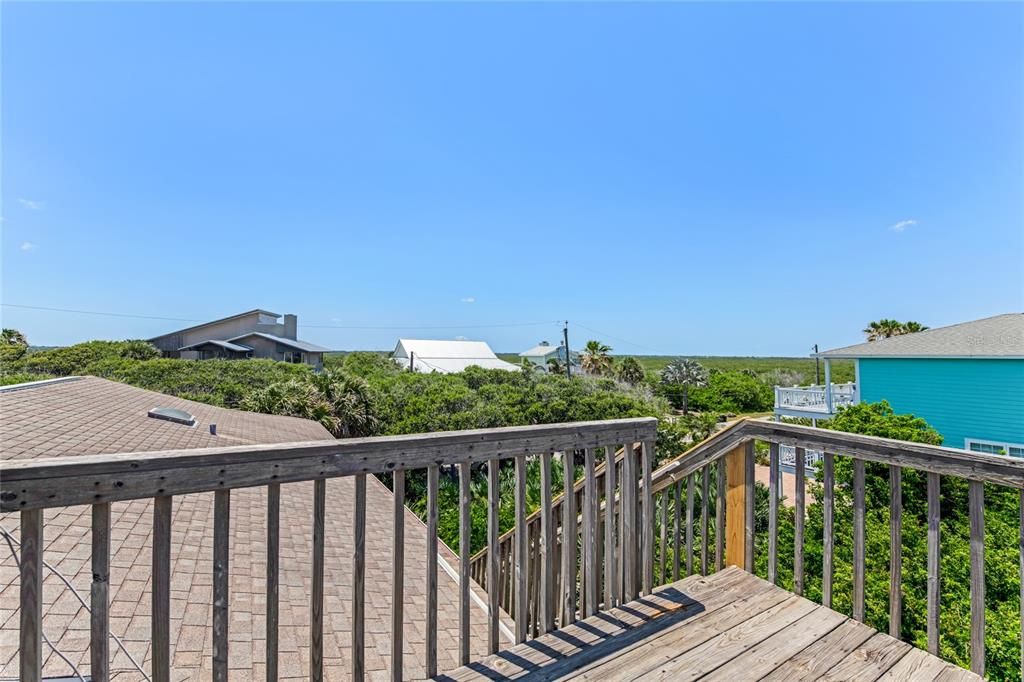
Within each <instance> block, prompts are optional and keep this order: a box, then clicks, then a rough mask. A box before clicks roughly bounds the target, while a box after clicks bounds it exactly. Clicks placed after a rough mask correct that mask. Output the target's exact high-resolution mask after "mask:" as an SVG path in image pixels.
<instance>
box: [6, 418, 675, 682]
mask: <svg viewBox="0 0 1024 682" xmlns="http://www.w3.org/2000/svg"><path fill="white" fill-rule="evenodd" d="M656 433H657V420H656V419H653V418H638V419H618V420H607V421H595V422H577V423H570V424H550V425H538V426H521V427H509V428H498V429H476V430H470V431H457V432H444V433H434V434H420V435H412V436H395V437H383V438H360V439H350V440H338V441H326V442H325V441H316V442H306V443H286V444H278V445H264V446H238V447H224V448H209V449H199V450H180V451H169V452H156V453H132V454H111V455H98V456H86V457H56V458H50V459H36V460H28V461H15V462H3V463H0V511H2V512H19V513H20V516H21V529H22V536H21V537H22V539H21V542H22V553H21V569H20V573H21V602H20V612H21V615H20V627H19V645H20V651H21V655H20V675H21V679H23V680H27V681H29V682H32V681H37V680H40V679H41V677H42V673H43V670H42V666H43V656H42V639H41V632H42V627H43V618H44V616H43V608H42V606H43V604H42V598H43V597H42V582H43V578H44V575H43V570H42V567H43V551H44V547H45V546H46V544H45V540H46V538H45V530H46V529H45V528H44V514H43V510H44V509H49V508H54V507H66V506H72V505H83V504H89V505H91V506H92V512H93V527H92V529H93V538H92V539H93V542H92V546H93V557H92V568H93V571H92V573H93V585H92V588H91V591H90V594H91V600H92V603H91V607H90V611H91V619H90V620H91V634H90V659H91V662H90V674H91V676H92V679H94V680H97V681H98V682H107V681H108V680H109V679H110V665H109V656H110V652H109V647H108V646H107V642H108V639H109V633H110V610H109V598H110V590H109V589H108V586H107V584H106V581H107V576H108V575H109V571H110V566H109V564H110V559H111V557H110V552H109V539H110V533H111V528H110V503H111V502H115V501H124V500H137V499H147V498H149V499H152V500H153V501H154V503H153V533H152V542H153V547H152V575H153V580H152V584H153V589H152V609H151V641H152V645H153V649H152V654H151V662H152V663H151V666H152V668H151V670H152V673H151V677H152V679H153V680H154V682H163V681H164V680H169V679H171V661H172V656H171V649H170V642H171V640H172V637H171V630H170V593H171V590H170V587H171V584H172V564H171V547H172V536H173V535H174V534H175V529H174V527H173V524H172V509H173V503H174V498H175V497H176V496H180V495H185V494H192V493H203V492H211V491H212V492H214V524H213V556H212V559H213V561H212V568H213V576H212V585H213V590H212V592H213V597H214V606H213V612H212V613H213V622H212V626H213V630H212V634H213V646H212V660H211V662H210V669H211V671H212V677H213V679H214V680H225V679H227V676H228V662H229V657H228V650H229V646H230V641H231V640H230V635H229V627H230V623H231V616H230V613H229V605H230V599H229V589H230V585H231V580H230V567H231V561H230V533H229V529H230V514H231V490H232V489H234V488H241V487H253V486H267V495H268V508H267V514H268V517H267V542H266V550H267V562H266V565H267V586H266V587H267V589H266V594H267V611H266V624H267V628H266V629H267V638H266V642H267V646H266V652H267V660H266V671H267V679H268V680H274V679H276V677H277V674H278V670H279V666H278V650H277V649H278V641H279V639H278V627H279V623H278V614H279V609H278V603H277V602H278V598H279V570H280V556H279V554H280V538H279V533H280V522H279V509H280V485H281V484H282V483H289V482H300V481H313V483H314V485H313V504H312V517H313V519H312V521H313V523H312V526H313V530H312V536H313V537H312V561H311V580H310V585H311V590H310V592H311V594H310V618H309V656H310V660H309V668H310V676H311V679H313V680H322V679H323V674H324V657H323V652H324V641H325V637H324V634H325V633H324V623H325V613H324V564H325V541H326V537H325V536H326V532H325V531H326V525H325V503H326V495H327V486H326V479H328V478H333V477H342V476H348V477H352V478H353V480H354V482H355V485H354V495H353V497H352V501H351V503H352V504H353V507H352V510H353V514H352V523H351V529H352V533H353V538H352V539H353V552H352V559H351V561H352V583H351V585H352V592H351V614H352V622H351V633H352V638H351V654H350V657H349V660H350V663H351V674H352V677H353V678H355V679H359V678H361V677H363V675H364V672H365V670H366V665H365V663H364V655H365V637H364V633H365V628H364V619H365V611H366V608H365V594H364V592H365V586H366V584H367V581H366V567H367V556H366V532H367V529H366V522H367V509H366V504H367V502H366V499H367V495H366V475H367V474H382V473H392V474H394V487H395V490H394V495H395V504H394V509H393V514H394V520H393V524H394V533H393V534H394V546H393V557H394V558H393V562H392V571H391V573H392V585H391V589H392V597H391V598H392V603H393V604H395V605H397V606H398V608H396V609H395V611H394V612H393V613H392V619H391V621H392V628H391V629H392V631H391V644H392V646H391V657H392V670H391V673H392V678H393V679H396V680H400V679H402V678H403V660H402V651H403V635H404V618H403V613H402V609H401V605H402V604H403V602H404V582H405V581H404V580H403V567H404V565H405V557H404V552H405V549H406V547H405V543H404V523H403V518H404V514H405V508H404V505H403V501H404V489H405V486H404V480H405V476H404V473H405V471H406V470H410V469H425V470H426V472H427V523H426V533H427V542H426V556H425V557H423V558H422V560H423V561H424V565H425V566H426V568H427V570H426V583H427V584H426V595H425V596H426V599H425V610H426V614H425V616H426V617H425V624H426V627H425V631H426V643H425V652H424V653H425V657H424V668H425V670H426V672H427V674H428V676H433V675H435V674H436V672H437V665H438V662H437V661H438V658H437V647H438V641H437V633H438V627H437V611H438V571H437V568H438V554H437V550H438V544H439V543H438V536H437V533H438V472H439V469H440V467H442V466H451V465H455V466H456V467H457V470H458V471H459V474H460V478H461V480H460V507H461V510H460V511H461V514H460V516H461V518H460V543H459V544H460V547H459V554H460V557H461V559H462V562H461V563H462V564H463V565H462V566H461V567H460V573H459V583H460V585H459V613H460V624H459V629H458V631H459V660H460V662H462V663H467V662H468V660H467V659H468V657H469V652H470V651H471V647H470V644H469V636H470V627H469V624H470V618H469V613H470V612H469V604H470V599H471V595H472V591H471V589H470V584H469V583H470V580H469V570H468V568H469V564H470V562H469V561H468V554H469V539H470V532H469V530H470V518H469V509H470V499H469V494H470V493H469V491H470V486H469V476H470V472H471V466H470V465H471V464H473V463H479V462H487V464H488V466H487V469H488V488H487V498H488V500H487V502H488V504H487V509H488V519H487V525H488V542H489V544H490V546H491V547H492V548H496V547H497V546H498V544H499V541H498V532H497V530H498V506H499V504H498V503H499V498H500V490H499V486H498V483H499V479H498V468H499V464H500V460H504V459H514V460H515V470H516V477H515V492H516V494H515V506H516V518H517V521H518V523H517V526H516V529H515V531H514V532H513V535H512V537H513V539H514V540H515V546H516V552H515V559H514V561H512V562H511V563H510V564H509V566H508V568H507V570H506V574H511V575H510V576H509V579H508V581H507V584H508V585H509V589H510V594H514V595H515V603H516V608H515V615H516V623H515V633H516V639H517V640H518V641H522V640H524V639H526V637H527V636H529V635H530V634H531V633H532V632H536V628H535V627H534V628H530V625H532V624H533V623H535V622H536V620H537V619H536V604H537V603H538V602H540V601H541V600H534V601H529V600H528V599H527V597H528V595H527V589H528V588H527V585H528V584H529V582H530V578H531V576H532V575H535V574H536V570H535V568H536V567H534V571H533V572H531V571H530V567H529V565H528V561H529V559H528V555H529V553H530V550H529V547H531V546H537V545H540V544H543V545H544V546H545V547H553V546H554V543H553V540H554V535H555V533H556V530H555V528H554V527H553V526H552V525H551V524H545V527H544V529H543V530H541V531H540V532H539V533H531V532H530V531H529V529H528V528H527V527H526V523H525V511H526V503H525V490H526V480H525V478H526V477H525V473H526V461H527V457H528V456H535V455H539V456H541V457H549V454H548V453H550V452H552V451H570V452H571V451H574V450H584V451H586V452H588V453H589V455H588V458H589V459H588V462H589V466H588V480H587V482H586V484H585V487H586V490H587V491H589V493H590V499H589V502H590V504H591V506H590V508H589V509H590V513H589V514H588V515H587V521H586V523H585V527H586V528H587V533H588V536H589V537H591V542H593V543H596V542H597V539H596V527H595V524H596V518H595V517H594V514H593V510H594V506H595V504H594V503H595V502H596V500H594V499H593V497H594V494H595V491H596V490H597V488H596V486H595V481H594V480H593V469H594V467H593V464H594V452H595V450H596V449H598V448H601V449H613V446H624V450H625V451H626V452H628V453H632V452H633V451H634V448H635V447H638V448H640V450H641V451H642V452H643V453H644V455H643V457H642V459H643V462H642V463H639V464H633V465H632V466H633V469H631V471H632V472H633V473H632V478H631V479H629V480H623V481H622V485H621V486H620V491H630V490H631V491H632V498H633V499H636V498H637V497H638V495H637V490H638V487H639V484H640V483H639V480H640V479H641V478H648V477H650V475H651V466H650V462H651V458H652V456H653V445H654V440H655V437H656ZM627 459H629V458H628V457H627ZM566 475H567V476H568V477H569V480H570V481H571V479H572V468H571V462H570V464H569V466H568V467H567V468H566ZM548 478H550V477H548ZM548 483H549V485H550V481H548ZM548 492H549V493H550V489H549V490H548ZM620 496H621V495H620V494H616V495H613V497H612V499H613V500H617V499H619V497H620ZM545 499H546V500H548V501H549V502H550V494H548V495H547V496H545ZM568 499H569V500H574V499H575V496H573V495H570V497H569V498H568ZM638 504H639V505H640V507H641V508H642V513H643V518H644V519H645V520H647V519H650V518H651V515H652V510H651V508H650V506H651V501H650V500H649V499H643V500H640V501H638ZM549 507H550V505H549ZM549 512H550V508H549ZM570 516H571V518H566V520H565V522H564V524H563V525H566V526H568V525H570V524H572V525H575V518H576V514H575V511H573V510H572V506H571V505H569V506H568V507H567V517H570ZM634 527H635V523H634ZM572 533H573V537H575V531H573V532H572ZM648 534H649V533H648V531H646V530H645V529H643V528H636V530H635V532H632V533H630V534H628V535H623V536H621V537H620V538H619V549H620V551H619V554H620V555H622V556H628V557H629V565H631V566H632V567H633V569H632V570H633V571H634V574H636V575H637V578H636V584H635V585H633V586H632V589H633V591H635V590H636V589H639V584H640V583H641V581H642V582H643V586H644V588H645V589H650V579H649V577H647V573H649V571H647V572H646V573H644V575H643V577H641V575H640V573H641V572H642V570H643V571H646V569H647V564H648V563H649V561H648V559H649V557H650V552H651V541H650V539H649V538H648V537H647V536H648ZM644 546H646V550H645V549H644ZM573 548H575V545H573ZM585 550H586V553H585V556H587V557H591V558H592V557H596V556H598V554H597V549H596V546H591V547H586V548H585ZM562 556H563V559H562V565H563V567H564V574H563V575H564V577H563V579H562V581H561V584H560V586H558V587H557V590H558V592H559V595H560V596H559V599H558V601H557V603H558V604H560V605H561V617H560V620H559V622H560V623H562V624H564V623H566V622H568V621H571V620H572V619H573V618H575V616H576V612H577V608H578V607H577V604H579V603H581V599H580V592H579V590H578V589H577V588H578V584H579V581H580V576H581V574H582V573H583V572H587V571H588V569H586V568H584V569H583V570H582V571H581V570H580V569H579V568H578V567H577V564H576V561H575V559H574V558H573V557H572V555H571V554H569V553H568V551H567V552H564V553H563V554H562ZM641 558H642V559H643V560H644V566H643V569H642V567H641ZM553 565H554V562H553V561H548V562H546V564H545V566H544V567H543V568H542V571H543V574H544V575H545V586H546V588H547V589H549V590H551V591H552V592H554V590H555V589H556V588H555V583H554V581H553V580H552V578H553V577H554V574H553V572H552V567H553ZM499 568H500V567H499V565H498V560H497V552H495V551H492V552H491V553H490V556H489V557H488V561H487V566H486V569H487V574H488V582H489V584H490V585H491V587H492V589H491V591H490V594H489V608H488V614H487V621H488V624H487V630H488V639H489V642H488V649H489V650H490V651H496V650H497V649H498V648H499V639H498V635H499V630H500V628H499V619H500V618H501V617H502V605H501V604H499V601H498V598H497V597H498V595H497V592H496V588H497V587H498V583H499V580H498V576H499ZM589 571H590V572H588V573H587V575H588V577H587V580H589V581H590V583H591V589H590V591H589V593H588V594H589V595H590V596H589V597H585V598H584V599H583V600H582V603H584V604H585V605H588V606H587V608H589V609H590V610H594V609H596V607H597V604H596V603H595V602H596V594H597V593H596V590H595V589H594V586H595V585H596V582H595V581H596V577H595V575H594V574H593V567H591V568H590V569H589ZM552 596H554V595H553V594H552ZM543 602H544V603H545V604H546V608H548V609H552V607H553V605H554V603H555V602H553V601H552V600H551V599H548V598H545V599H544V600H543ZM530 608H532V609H533V611H534V617H533V618H532V619H529V620H528V618H527V611H528V610H529V609H530ZM545 618H546V619H545V626H547V627H548V628H550V627H553V626H554V619H553V613H550V614H549V615H547V616H546V617H545Z"/></svg>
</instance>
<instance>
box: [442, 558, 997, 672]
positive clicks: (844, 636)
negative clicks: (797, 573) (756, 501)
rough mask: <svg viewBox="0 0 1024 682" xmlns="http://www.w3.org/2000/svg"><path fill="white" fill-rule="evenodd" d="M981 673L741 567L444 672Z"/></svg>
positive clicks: (678, 585)
mask: <svg viewBox="0 0 1024 682" xmlns="http://www.w3.org/2000/svg"><path fill="white" fill-rule="evenodd" d="M697 678H701V679H715V680H735V679H762V680H801V679H831V680H876V679H885V680H892V681H895V680H909V679H914V680H918V679H926V680H933V679H951V680H980V679H981V678H979V677H977V676H976V675H974V674H972V673H971V672H969V671H967V670H963V669H961V668H957V667H955V666H953V665H950V664H948V663H945V662H943V661H941V660H939V659H938V658H935V657H933V656H932V655H930V654H928V653H927V652H925V651H922V650H919V649H914V648H913V647H911V646H910V645H909V644H906V643H904V642H901V641H899V640H897V639H894V638H892V637H890V636H889V635H885V634H881V633H878V632H876V631H875V630H873V629H872V628H870V627H869V626H867V625H864V624H863V623H859V622H857V621H854V620H852V619H850V618H848V617H846V616H844V615H842V614H840V613H837V612H835V611H832V610H831V609H828V608H826V607H824V606H820V605H818V604H815V603H813V602H811V601H809V600H807V599H804V598H803V597H799V596H796V595H794V594H791V593H790V592H787V591H785V590H784V589H782V588H780V587H776V586H775V585H772V584H771V583H769V582H767V581H765V580H761V579H760V578H758V577H756V576H753V575H750V574H749V573H746V572H745V571H743V570H741V569H739V568H735V567H731V568H728V569H726V570H724V571H721V572H719V573H715V574H713V575H710V576H700V575H693V576H690V577H689V578H685V579H683V580H680V581H678V582H676V583H673V584H672V585H667V586H665V587H663V588H660V589H657V590H655V591H654V593H653V594H650V595H648V596H646V597H643V598H641V599H638V600H635V601H632V602H630V603H628V604H625V605H623V606H621V607H619V608H615V609H611V610H610V611H602V612H599V613H597V614H596V615H594V616H592V617H590V618H586V619H583V620H580V621H577V622H576V623H573V624H571V625H569V626H567V627H565V628H562V629H560V630H556V631H553V632H549V633H548V634H546V635H543V636H541V637H538V638H536V639H532V640H528V641H527V642H525V643H523V644H520V645H518V646H515V647H512V648H510V649H506V650H504V651H501V652H498V653H497V654H495V655H493V656H490V657H488V658H486V659H484V660H482V661H478V662H476V663H472V664H470V665H468V666H465V667H463V668H460V669H458V670H456V671H453V672H450V673H448V674H445V675H441V676H440V677H438V678H437V679H443V680H453V681H454V680H467V681H468V680H513V679H529V680H569V679H573V680H609V679H614V680H641V679H643V680H654V679H661V680H668V679H671V680H685V679H697Z"/></svg>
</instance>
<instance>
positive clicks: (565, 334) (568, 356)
mask: <svg viewBox="0 0 1024 682" xmlns="http://www.w3.org/2000/svg"><path fill="white" fill-rule="evenodd" d="M562 338H563V339H564V341H565V376H566V378H567V379H572V353H571V352H570V351H569V320H566V321H565V327H564V328H563V329H562Z"/></svg>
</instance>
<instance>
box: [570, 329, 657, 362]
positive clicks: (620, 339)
mask: <svg viewBox="0 0 1024 682" xmlns="http://www.w3.org/2000/svg"><path fill="white" fill-rule="evenodd" d="M574 324H575V325H576V326H577V327H580V328H582V329H586V330H587V331H588V332H593V333H594V334H597V335H599V336H604V337H607V338H609V339H611V340H612V341H618V342H619V343H624V344H626V345H627V346H634V347H636V348H641V349H643V350H647V351H650V352H652V353H654V354H655V355H657V354H658V351H657V350H655V349H653V348H651V347H650V346H644V345H643V344H639V343H633V342H632V341H627V340H626V339H623V338H619V337H617V336H612V335H611V334H605V333H604V332H602V331H598V330H596V329H591V328H590V327H587V326H585V325H582V324H580V323H579V322H576V323H574Z"/></svg>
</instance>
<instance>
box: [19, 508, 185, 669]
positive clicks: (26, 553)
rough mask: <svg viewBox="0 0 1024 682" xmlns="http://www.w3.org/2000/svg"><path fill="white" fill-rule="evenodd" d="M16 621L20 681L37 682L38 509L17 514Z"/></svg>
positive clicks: (40, 559)
mask: <svg viewBox="0 0 1024 682" xmlns="http://www.w3.org/2000/svg"><path fill="white" fill-rule="evenodd" d="M158 499H159V498H158ZM168 499H169V498H168ZM169 526H170V524H168V528H169ZM154 576H155V573H154ZM20 622H21V629H20V630H19V631H18V639H19V648H20V660H19V665H20V668H19V669H20V672H21V680H22V681H23V682H39V681H40V680H41V679H42V677H43V510H42V509H31V510H28V511H23V512H21V621H20ZM165 679H166V678H165Z"/></svg>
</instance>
